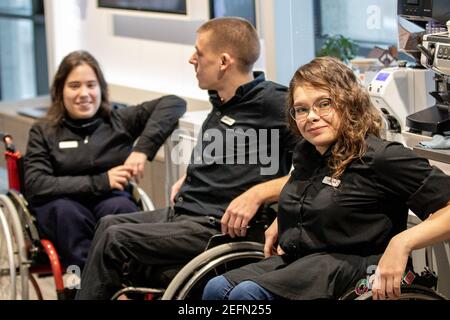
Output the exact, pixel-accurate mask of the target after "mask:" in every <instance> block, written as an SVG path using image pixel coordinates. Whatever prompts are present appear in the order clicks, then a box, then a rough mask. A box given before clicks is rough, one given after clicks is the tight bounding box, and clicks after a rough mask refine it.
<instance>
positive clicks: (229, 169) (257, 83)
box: [175, 73, 298, 217]
mask: <svg viewBox="0 0 450 320" xmlns="http://www.w3.org/2000/svg"><path fill="white" fill-rule="evenodd" d="M286 92H287V88H286V87H284V86H281V85H279V84H275V83H273V82H270V81H265V79H264V74H263V73H257V74H255V79H254V80H253V81H251V82H250V83H247V84H245V85H243V86H241V87H239V88H238V90H237V91H236V94H235V96H234V97H233V98H232V99H231V100H229V101H227V102H226V103H224V104H222V102H221V101H220V99H219V97H218V95H217V93H216V92H210V100H211V103H212V105H213V109H212V111H211V113H210V114H209V115H208V117H207V118H206V120H205V121H204V123H203V125H202V132H201V133H200V135H201V136H199V139H198V142H197V145H196V146H195V148H194V152H193V153H192V156H191V160H190V164H189V166H188V169H187V177H186V180H185V182H184V184H183V185H182V187H181V189H180V192H179V193H178V194H177V197H176V204H175V209H178V210H181V211H183V210H184V211H189V212H192V213H195V214H204V215H212V216H216V217H221V216H222V215H223V213H224V212H225V210H226V208H227V206H228V204H229V203H230V202H231V201H232V200H233V199H234V198H235V197H237V196H238V195H240V194H241V193H243V192H244V191H246V190H247V189H249V188H250V187H252V186H254V185H256V184H258V183H261V182H264V181H267V180H270V179H274V178H276V177H282V176H285V175H287V174H288V173H289V170H290V168H291V165H292V157H291V156H292V150H293V149H294V146H295V144H296V142H297V141H298V138H297V137H296V136H295V135H294V134H293V133H291V132H290V131H289V130H288V128H287V126H286V119H285V108H286ZM233 141H234V143H233ZM214 145H215V146H219V145H220V146H222V148H214ZM272 152H274V153H273V154H272ZM271 155H272V160H273V161H267V160H268V159H270V157H271ZM265 156H267V157H265ZM275 158H276V160H275ZM269 162H270V163H269ZM275 162H277V163H278V165H277V164H276V163H275ZM272 169H273V170H272Z"/></svg>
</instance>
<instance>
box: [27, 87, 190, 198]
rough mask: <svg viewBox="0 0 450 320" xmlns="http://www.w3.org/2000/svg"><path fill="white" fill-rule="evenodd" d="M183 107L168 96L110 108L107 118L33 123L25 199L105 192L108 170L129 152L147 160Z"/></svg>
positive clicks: (174, 98)
mask: <svg viewBox="0 0 450 320" xmlns="http://www.w3.org/2000/svg"><path fill="white" fill-rule="evenodd" d="M185 111H186V102H185V101H184V100H183V99H181V98H179V97H177V96H173V95H170V96H165V97H161V98H159V99H155V100H152V101H147V102H144V103H142V104H140V105H138V106H133V107H127V108H123V109H120V110H113V111H112V112H111V116H110V117H109V118H108V119H103V118H100V117H94V118H92V119H87V120H71V119H70V118H67V119H65V120H64V121H63V122H62V123H61V125H58V126H52V125H50V124H49V123H48V122H38V123H35V124H34V125H33V126H32V127H31V129H30V132H29V138H28V146H27V152H26V154H25V157H24V170H25V189H26V194H27V199H28V200H29V201H31V202H32V203H37V202H39V203H41V202H47V201H50V200H53V199H55V198H60V197H62V196H81V197H83V198H86V197H97V196H99V195H103V194H106V193H108V192H110V191H111V187H110V184H109V179H108V173H107V172H108V170H109V169H111V168H113V167H116V166H118V165H121V164H123V163H124V162H125V160H126V159H127V157H128V156H129V155H130V153H131V152H132V151H138V152H142V153H145V154H146V155H147V158H148V160H152V159H153V158H154V156H155V155H156V152H157V151H158V149H159V148H160V147H161V145H162V144H163V143H164V141H165V140H166V138H167V137H168V136H169V135H170V134H171V133H172V131H173V129H174V128H175V127H176V125H177V123H178V119H179V118H180V117H181V116H182V115H183V114H184V112H185ZM137 138H139V140H138V141H137V142H136V139H137ZM135 142H136V143H135Z"/></svg>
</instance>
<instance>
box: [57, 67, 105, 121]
mask: <svg viewBox="0 0 450 320" xmlns="http://www.w3.org/2000/svg"><path fill="white" fill-rule="evenodd" d="M63 96H64V106H65V107H66V111H67V113H68V114H69V116H70V117H71V118H72V119H89V118H92V117H93V116H94V115H95V114H96V113H97V111H98V108H99V107H100V102H101V90H100V86H99V83H98V79H97V76H96V75H95V72H94V70H92V68H91V67H90V66H89V65H87V64H82V65H80V66H78V67H76V68H75V69H73V70H72V72H71V73H70V74H69V76H68V77H67V80H66V83H65V84H64V90H63Z"/></svg>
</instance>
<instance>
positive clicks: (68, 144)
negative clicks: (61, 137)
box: [59, 141, 78, 149]
mask: <svg viewBox="0 0 450 320" xmlns="http://www.w3.org/2000/svg"><path fill="white" fill-rule="evenodd" d="M59 148H60V149H76V148H78V141H61V142H60V143H59Z"/></svg>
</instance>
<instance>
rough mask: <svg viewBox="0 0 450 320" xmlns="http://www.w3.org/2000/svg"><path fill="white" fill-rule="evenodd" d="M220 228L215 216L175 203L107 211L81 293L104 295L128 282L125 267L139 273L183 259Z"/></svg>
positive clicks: (88, 296) (100, 297)
mask: <svg viewBox="0 0 450 320" xmlns="http://www.w3.org/2000/svg"><path fill="white" fill-rule="evenodd" d="M219 232H220V224H219V223H218V220H217V219H216V218H212V217H208V216H199V215H194V214H189V213H175V212H174V211H173V209H169V208H166V209H160V210H155V211H152V212H143V213H133V214H127V215H116V216H106V217H104V218H102V219H101V220H100V222H99V224H98V226H97V230H96V233H95V237H94V240H93V242H92V246H91V250H90V252H89V256H88V260H87V262H86V265H85V267H84V270H83V273H82V278H81V288H80V290H79V291H78V293H77V296H76V299H80V300H105V299H110V298H111V297H112V296H113V295H114V293H116V292H117V291H118V290H120V289H122V288H123V285H122V284H123V283H124V281H125V279H124V271H126V273H127V274H128V275H127V277H131V278H134V279H138V278H141V277H142V275H137V274H130V273H133V272H142V270H144V269H143V268H129V266H130V265H142V266H166V265H182V264H186V263H187V262H189V261H190V260H191V259H193V258H194V257H195V256H197V255H198V254H200V253H201V252H203V251H204V249H205V247H206V245H207V243H208V240H209V238H211V237H212V236H213V235H215V234H218V233H219Z"/></svg>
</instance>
